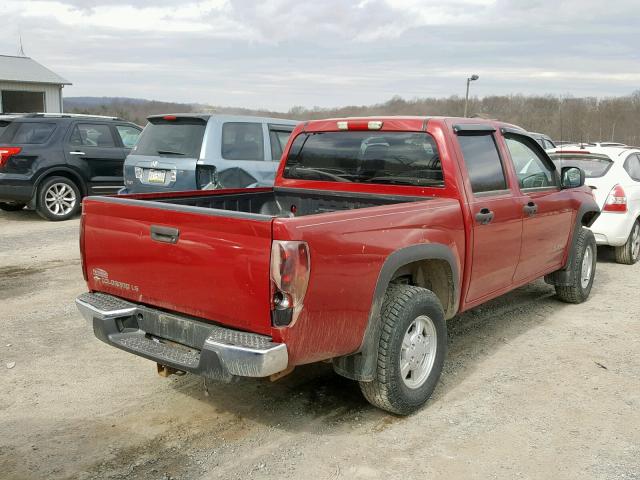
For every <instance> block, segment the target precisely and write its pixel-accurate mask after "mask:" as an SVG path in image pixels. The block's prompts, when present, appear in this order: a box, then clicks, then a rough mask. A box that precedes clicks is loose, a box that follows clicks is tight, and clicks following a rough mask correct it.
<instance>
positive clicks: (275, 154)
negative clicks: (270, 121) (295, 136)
mask: <svg viewBox="0 0 640 480" xmlns="http://www.w3.org/2000/svg"><path fill="white" fill-rule="evenodd" d="M292 130H293V128H290V129H287V128H285V127H276V126H271V125H270V126H269V140H270V142H271V159H272V160H273V161H274V162H279V161H280V158H281V157H282V152H283V151H284V147H285V145H286V144H287V142H288V141H289V137H290V136H291V132H292Z"/></svg>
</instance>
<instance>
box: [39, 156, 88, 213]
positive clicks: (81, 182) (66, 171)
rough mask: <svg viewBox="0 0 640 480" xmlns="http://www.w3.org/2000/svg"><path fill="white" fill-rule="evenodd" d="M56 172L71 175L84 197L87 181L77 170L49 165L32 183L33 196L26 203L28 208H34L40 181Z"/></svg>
mask: <svg viewBox="0 0 640 480" xmlns="http://www.w3.org/2000/svg"><path fill="white" fill-rule="evenodd" d="M57 173H62V174H66V176H70V177H72V178H73V179H74V180H75V181H76V184H77V185H78V188H79V189H80V195H81V196H83V197H85V196H86V195H88V194H89V191H88V187H87V182H86V180H85V179H84V178H82V175H80V174H79V173H78V172H76V171H75V170H73V169H72V168H69V167H66V166H55V167H50V168H48V169H46V170H45V171H44V172H42V173H41V174H40V175H38V178H36V181H35V182H34V183H33V197H31V200H30V201H29V203H28V206H29V208H35V206H36V202H37V201H38V188H40V184H41V183H42V181H43V180H44V179H45V178H48V177H51V176H53V175H56V174H57ZM63 176H65V175H63Z"/></svg>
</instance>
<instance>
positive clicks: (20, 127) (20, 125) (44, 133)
mask: <svg viewBox="0 0 640 480" xmlns="http://www.w3.org/2000/svg"><path fill="white" fill-rule="evenodd" d="M3 123H6V125H5V126H4V128H3V127H2V125H1V124H0V136H2V132H3V130H6V135H5V136H6V137H8V138H3V139H2V140H3V142H6V143H16V144H19V145H23V144H42V143H46V142H47V140H49V138H50V137H51V134H52V133H53V131H54V130H55V129H56V124H55V123H45V122H16V124H15V126H14V128H13V129H9V128H8V127H9V125H10V124H11V123H10V122H3Z"/></svg>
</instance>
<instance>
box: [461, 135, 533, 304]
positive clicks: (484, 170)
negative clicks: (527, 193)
mask: <svg viewBox="0 0 640 480" xmlns="http://www.w3.org/2000/svg"><path fill="white" fill-rule="evenodd" d="M454 128H455V131H456V133H457V137H458V146H459V148H460V154H461V157H462V160H463V161H462V162H461V164H462V166H463V167H464V168H465V169H466V173H467V179H468V180H467V182H466V189H467V198H469V199H470V200H469V209H470V211H471V221H472V229H471V231H472V245H471V250H470V251H471V254H472V257H473V258H472V262H473V263H472V266H471V278H470V282H469V287H468V290H467V294H466V297H465V302H466V303H467V304H472V303H479V302H480V301H484V300H485V299H488V298H491V297H493V296H497V295H499V294H501V293H502V292H503V291H504V290H506V289H508V288H509V287H510V286H511V284H512V283H513V275H514V273H515V269H516V266H517V264H518V258H519V256H520V242H521V237H522V205H521V204H520V202H519V200H518V199H517V198H516V197H515V196H514V191H513V186H512V185H510V183H509V175H508V174H507V170H506V168H505V164H504V162H503V159H502V158H501V155H500V153H499V150H498V146H497V143H496V136H495V130H494V129H493V128H490V127H488V126H485V125H479V126H476V125H460V126H456V127H454Z"/></svg>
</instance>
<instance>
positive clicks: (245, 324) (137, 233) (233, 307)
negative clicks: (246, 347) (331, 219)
mask: <svg viewBox="0 0 640 480" xmlns="http://www.w3.org/2000/svg"><path fill="white" fill-rule="evenodd" d="M140 203H141V205H135V204H131V202H129V203H127V201H126V200H125V201H123V200H118V199H113V198H110V199H94V198H89V199H86V200H85V201H84V205H83V208H84V214H83V215H84V254H85V262H86V272H87V276H88V284H89V288H90V289H91V290H94V291H101V292H106V293H110V294H112V295H116V296H118V297H122V298H126V299H129V300H132V301H135V302H138V303H144V304H148V305H151V306H155V307H160V308H165V309H167V310H170V311H175V312H180V313H183V314H187V315H192V316H195V317H200V318H203V319H208V320H212V321H215V322H218V323H221V324H224V325H228V326H231V327H235V328H238V329H243V330H248V331H253V332H256V333H264V334H269V333H270V331H271V330H270V326H271V320H270V303H269V295H270V284H269V257H270V252H271V219H270V218H263V219H254V218H246V216H245V217H244V218H243V217H239V216H233V215H228V216H227V215H224V214H219V213H220V211H219V210H218V211H214V210H211V211H204V212H195V211H179V210H173V209H171V206H170V205H168V204H162V205H159V204H158V203H156V202H144V203H142V202H140ZM159 206H161V208H158V207H159ZM152 228H153V230H154V231H155V232H156V235H154V236H155V239H152ZM176 230H178V231H179V234H178V237H177V241H175V243H173V241H174V238H173V237H172V234H173V233H175V231H176Z"/></svg>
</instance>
